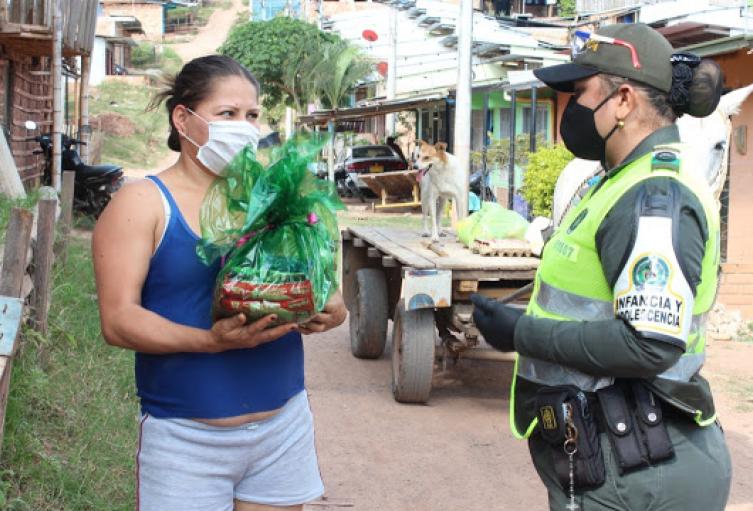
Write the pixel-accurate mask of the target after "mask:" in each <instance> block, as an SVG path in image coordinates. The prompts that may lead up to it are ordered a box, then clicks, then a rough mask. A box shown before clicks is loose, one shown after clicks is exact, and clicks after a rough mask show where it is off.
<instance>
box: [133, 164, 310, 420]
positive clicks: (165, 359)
mask: <svg viewBox="0 0 753 511" xmlns="http://www.w3.org/2000/svg"><path fill="white" fill-rule="evenodd" d="M149 179H151V180H152V181H153V182H154V183H155V184H156V185H157V186H158V187H159V189H160V190H161V191H162V194H163V196H164V198H165V199H166V201H167V204H168V206H169V210H170V218H169V220H168V221H167V227H166V230H165V234H164V236H163V238H162V241H161V242H160V244H159V246H158V248H157V251H156V252H155V253H154V255H153V256H152V259H151V261H150V262H149V272H148V273H147V276H146V280H145V282H144V286H143V288H142V291H141V305H142V306H143V307H144V308H146V309H147V310H150V311H152V312H155V313H157V314H159V315H160V316H162V317H164V318H166V319H169V320H170V321H173V322H175V323H178V324H181V325H186V326H191V327H196V328H203V329H209V328H211V325H212V319H211V308H212V294H213V291H214V284H215V278H216V277H217V273H218V271H219V269H220V267H219V263H217V264H215V265H213V266H206V265H205V264H204V263H202V262H201V260H200V259H199V257H198V256H197V255H196V244H197V242H198V240H199V238H198V237H197V236H196V234H194V232H193V231H192V230H191V228H190V227H189V226H188V223H186V220H185V219H184V218H183V215H181V213H180V210H179V209H178V206H177V204H176V203H175V200H174V199H173V197H172V195H171V194H170V192H169V191H168V189H167V187H166V186H165V185H164V184H163V183H162V182H161V181H160V180H159V178H157V177H155V176H149ZM136 387H137V389H138V396H139V398H140V399H141V410H142V413H148V414H150V415H153V416H154V417H160V418H175V417H179V418H203V419H216V418H221V417H233V416H237V415H243V414H247V413H253V412H263V411H269V410H274V409H277V408H280V407H282V406H283V405H284V404H285V403H286V402H287V400H288V399H290V398H291V397H293V396H294V395H296V394H297V393H299V392H300V391H302V390H303V388H304V378H303V342H302V340H301V334H300V333H298V332H291V333H290V334H287V335H285V336H283V337H281V338H279V339H277V340H276V341H272V342H269V343H266V344H262V345H261V346H259V347H256V348H249V349H237V350H229V351H224V352H221V353H172V354H167V355H153V354H147V353H136Z"/></svg>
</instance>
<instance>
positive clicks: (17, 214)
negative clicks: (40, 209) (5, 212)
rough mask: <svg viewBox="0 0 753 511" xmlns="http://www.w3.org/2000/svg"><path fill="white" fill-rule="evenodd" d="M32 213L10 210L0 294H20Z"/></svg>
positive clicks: (0, 279)
mask: <svg viewBox="0 0 753 511" xmlns="http://www.w3.org/2000/svg"><path fill="white" fill-rule="evenodd" d="M33 223H34V215H32V214H31V212H29V211H27V210H25V209H20V208H13V209H12V210H11V212H10V220H9V221H8V230H7V231H6V233H5V251H4V253H3V272H2V275H1V276H0V295H3V296H15V297H20V296H21V286H22V285H23V281H24V274H25V273H26V254H27V253H28V251H29V243H31V226H32V224H33Z"/></svg>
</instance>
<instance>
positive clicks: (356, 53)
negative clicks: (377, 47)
mask: <svg viewBox="0 0 753 511" xmlns="http://www.w3.org/2000/svg"><path fill="white" fill-rule="evenodd" d="M370 72H371V63H370V62H368V61H366V60H365V59H364V58H363V57H362V56H361V52H360V50H359V49H358V48H356V47H355V46H352V45H350V44H348V43H347V42H346V41H336V42H333V43H331V44H328V45H326V46H325V47H324V49H323V52H322V60H321V61H320V62H319V65H318V68H317V71H316V75H317V87H318V89H319V91H320V92H321V99H322V102H323V103H324V105H325V106H327V107H329V108H337V107H340V106H343V102H344V100H345V98H346V97H347V93H348V91H349V90H350V89H351V88H352V87H353V86H354V85H355V84H356V83H358V82H359V81H360V80H362V79H363V78H365V77H366V76H367V75H368V74H369V73H370Z"/></svg>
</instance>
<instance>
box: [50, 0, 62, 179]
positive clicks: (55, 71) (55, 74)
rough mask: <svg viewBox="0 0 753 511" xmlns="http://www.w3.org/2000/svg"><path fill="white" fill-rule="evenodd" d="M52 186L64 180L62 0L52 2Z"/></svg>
mask: <svg viewBox="0 0 753 511" xmlns="http://www.w3.org/2000/svg"><path fill="white" fill-rule="evenodd" d="M52 9H53V10H52V26H53V37H52V183H51V184H52V187H53V188H55V190H57V191H58V192H59V191H60V185H61V181H62V174H61V173H62V149H63V148H62V145H63V143H62V142H63V140H62V134H63V87H62V82H63V12H62V10H61V0H54V1H53V3H52Z"/></svg>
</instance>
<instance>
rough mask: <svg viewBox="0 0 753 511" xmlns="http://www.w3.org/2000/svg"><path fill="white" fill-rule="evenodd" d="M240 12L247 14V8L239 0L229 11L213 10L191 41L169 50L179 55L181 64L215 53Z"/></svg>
mask: <svg viewBox="0 0 753 511" xmlns="http://www.w3.org/2000/svg"><path fill="white" fill-rule="evenodd" d="M240 12H245V13H248V7H246V6H244V5H243V3H242V2H241V0H233V6H232V7H231V8H230V9H217V10H215V11H214V12H213V13H212V15H211V16H210V17H209V21H208V22H207V24H206V26H204V27H202V28H201V29H200V30H199V33H198V34H196V37H194V38H193V39H192V40H191V41H189V42H187V43H180V44H174V45H172V46H171V48H172V49H174V50H175V52H176V53H177V54H178V55H180V58H182V59H183V62H188V61H189V60H191V59H194V58H196V57H201V56H202V55H210V54H212V53H215V52H216V50H217V48H218V47H219V46H220V45H221V44H222V43H223V42H225V39H226V38H227V34H228V32H229V31H230V28H231V27H232V26H233V23H234V22H235V19H236V18H237V16H238V13H240Z"/></svg>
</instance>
